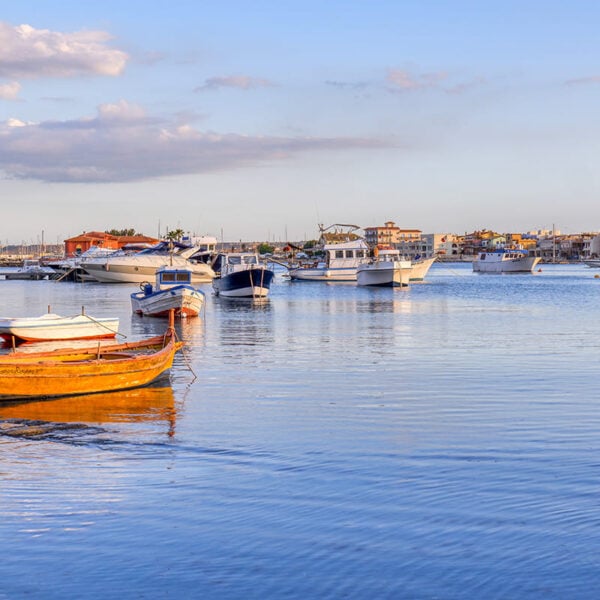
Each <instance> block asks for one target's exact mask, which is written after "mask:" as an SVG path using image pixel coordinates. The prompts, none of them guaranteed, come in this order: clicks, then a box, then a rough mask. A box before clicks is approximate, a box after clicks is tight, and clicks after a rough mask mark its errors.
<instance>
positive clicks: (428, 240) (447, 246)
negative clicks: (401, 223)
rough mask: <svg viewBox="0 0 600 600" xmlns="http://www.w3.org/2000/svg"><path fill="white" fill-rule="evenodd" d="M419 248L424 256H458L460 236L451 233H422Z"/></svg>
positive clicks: (460, 248)
mask: <svg viewBox="0 0 600 600" xmlns="http://www.w3.org/2000/svg"><path fill="white" fill-rule="evenodd" d="M421 242H422V244H421V248H422V250H423V254H424V255H425V256H434V255H435V256H458V255H459V254H460V253H461V250H462V247H461V238H460V237H459V236H457V235H454V234H453V233H424V234H423V235H422V236H421Z"/></svg>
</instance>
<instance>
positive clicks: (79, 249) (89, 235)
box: [65, 231, 159, 257]
mask: <svg viewBox="0 0 600 600" xmlns="http://www.w3.org/2000/svg"><path fill="white" fill-rule="evenodd" d="M158 241H159V240H157V239H156V238H151V237H148V236H146V235H124V236H116V235H111V234H110V233H105V232H103V231H84V232H83V233H82V234H80V235H77V236H75V237H72V238H69V239H68V240H65V256H67V257H71V256H79V255H80V254H83V253H84V252H86V251H87V250H89V249H90V248H91V247H92V246H97V247H99V248H106V249H107V250H118V249H119V248H122V247H123V246H125V245H126V244H156V243H157V242H158Z"/></svg>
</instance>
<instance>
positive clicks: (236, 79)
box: [194, 75, 274, 92]
mask: <svg viewBox="0 0 600 600" xmlns="http://www.w3.org/2000/svg"><path fill="white" fill-rule="evenodd" d="M273 85H274V84H273V83H272V82H271V81H269V80H268V79H261V78H260V77H249V76H248V75H229V76H227V77H210V78H209V79H206V80H205V81H204V83H203V84H202V85H201V86H198V87H197V88H194V91H195V92H206V91H209V90H218V89H219V88H224V87H225V88H235V89H238V90H250V89H254V88H260V87H273Z"/></svg>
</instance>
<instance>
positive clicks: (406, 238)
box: [364, 221, 421, 248]
mask: <svg viewBox="0 0 600 600" xmlns="http://www.w3.org/2000/svg"><path fill="white" fill-rule="evenodd" d="M364 231H365V241H366V242H367V244H369V246H371V247H372V248H374V247H375V246H393V247H394V246H396V245H397V244H400V243H403V242H409V243H419V242H420V241H421V230H420V229H401V228H400V227H397V226H396V224H395V223H394V221H386V222H385V224H384V225H383V226H377V227H365V228H364Z"/></svg>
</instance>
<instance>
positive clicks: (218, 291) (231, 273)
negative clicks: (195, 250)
mask: <svg viewBox="0 0 600 600" xmlns="http://www.w3.org/2000/svg"><path fill="white" fill-rule="evenodd" d="M213 270H214V271H215V273H216V274H217V276H216V277H215V278H214V279H213V289H214V291H215V295H217V296H225V297H227V298H266V297H267V296H268V294H269V290H270V289H271V282H272V281H273V276H274V272H273V271H271V270H270V269H268V268H267V267H266V266H265V265H263V264H261V263H260V261H259V258H258V254H256V253H255V252H232V253H228V254H227V253H221V254H219V255H218V256H217V258H216V260H215V262H214V263H213Z"/></svg>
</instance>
